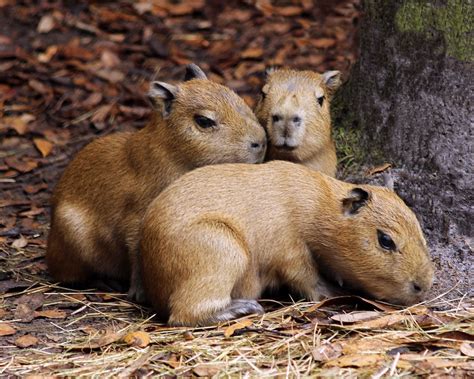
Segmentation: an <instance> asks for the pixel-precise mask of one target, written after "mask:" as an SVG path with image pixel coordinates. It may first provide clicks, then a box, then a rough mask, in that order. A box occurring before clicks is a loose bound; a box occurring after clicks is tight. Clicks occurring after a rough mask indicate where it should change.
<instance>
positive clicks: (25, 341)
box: [15, 334, 38, 348]
mask: <svg viewBox="0 0 474 379" xmlns="http://www.w3.org/2000/svg"><path fill="white" fill-rule="evenodd" d="M37 344H38V338H36V337H35V336H32V335H31V334H26V335H24V336H21V337H19V338H17V339H16V340H15V345H16V346H18V347H21V348H25V347H30V346H35V345H37Z"/></svg>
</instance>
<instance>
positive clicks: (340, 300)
mask: <svg viewBox="0 0 474 379" xmlns="http://www.w3.org/2000/svg"><path fill="white" fill-rule="evenodd" d="M334 305H337V306H340V305H348V306H349V305H350V306H351V307H353V306H358V307H361V306H365V307H366V308H367V305H371V306H372V307H370V308H376V309H379V310H381V311H385V312H393V311H396V310H397V308H394V307H392V306H390V305H387V304H383V303H379V302H378V301H374V300H369V299H365V298H363V297H360V296H353V295H351V296H337V297H332V298H329V299H325V300H322V301H320V302H319V303H317V304H315V305H313V306H312V307H310V308H308V310H307V311H308V312H313V311H315V310H317V309H319V308H322V307H328V306H334Z"/></svg>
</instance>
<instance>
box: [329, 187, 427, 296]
mask: <svg viewBox="0 0 474 379" xmlns="http://www.w3.org/2000/svg"><path fill="white" fill-rule="evenodd" d="M340 212H342V223H341V225H340V226H341V229H340V230H339V233H338V234H337V235H336V237H335V238H336V241H337V242H336V244H335V245H336V246H338V248H339V249H338V250H339V251H338V254H334V255H333V256H332V257H330V258H329V259H327V260H325V262H324V263H323V266H326V268H327V269H329V271H330V272H332V273H333V275H335V278H336V280H337V281H339V282H340V284H342V286H343V287H344V286H346V285H347V286H348V287H352V288H354V289H357V290H361V291H362V292H365V293H367V294H369V295H370V296H372V297H374V298H376V299H379V300H384V301H387V302H391V303H396V304H404V305H408V304H413V303H416V302H419V301H421V300H422V299H423V297H424V295H426V293H427V291H428V290H429V289H430V288H431V285H432V283H433V276H434V269H433V265H432V262H431V259H430V255H429V252H428V248H427V246H426V241H425V239H424V237H423V232H422V231H421V228H420V224H419V223H418V220H417V219H416V216H415V214H414V213H413V212H412V211H411V210H410V209H409V208H408V207H407V206H406V204H405V203H404V202H403V201H402V200H401V199H400V198H399V197H398V196H397V195H396V194H395V192H393V191H392V190H390V189H387V188H384V187H375V186H360V187H355V186H354V187H353V188H352V189H350V190H349V192H347V193H346V194H345V196H344V197H343V198H341V199H340ZM323 270H324V268H323Z"/></svg>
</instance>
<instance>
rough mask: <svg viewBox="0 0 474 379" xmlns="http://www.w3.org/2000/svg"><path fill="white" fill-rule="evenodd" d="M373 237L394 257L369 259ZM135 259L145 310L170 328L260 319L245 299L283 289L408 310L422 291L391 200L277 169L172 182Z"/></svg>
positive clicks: (316, 175) (420, 259)
mask: <svg viewBox="0 0 474 379" xmlns="http://www.w3.org/2000/svg"><path fill="white" fill-rule="evenodd" d="M364 195H365V196H366V197H367V199H364ZM378 230H380V231H383V232H384V233H386V234H388V235H390V236H391V238H392V239H393V241H394V242H395V243H396V246H397V248H396V250H394V251H389V250H386V249H384V248H382V247H381V245H380V242H379V238H378ZM140 249H141V257H142V266H143V277H144V285H145V290H146V293H147V295H148V299H149V300H150V301H151V304H152V306H153V308H154V309H155V311H157V312H158V314H160V315H161V316H162V317H164V318H168V320H169V323H171V324H184V325H196V324H201V325H205V324H210V323H214V322H216V321H224V320H228V319H231V318H234V317H236V316H238V315H242V314H246V313H255V312H257V313H259V312H262V311H263V309H262V308H261V307H260V306H259V304H258V303H257V302H256V301H255V299H257V298H258V297H259V296H260V295H261V294H262V291H263V290H265V289H267V288H271V287H277V286H279V285H283V284H285V285H288V286H290V287H292V288H293V289H294V290H295V291H298V292H300V293H301V294H302V295H304V296H305V297H306V298H307V299H310V300H318V299H320V298H321V296H322V295H325V294H327V290H328V288H331V286H333V288H334V287H337V286H336V285H335V284H334V283H340V284H341V283H342V289H344V288H345V289H347V290H350V291H362V292H363V293H365V294H366V295H368V296H372V297H374V298H376V299H383V300H386V301H389V302H394V303H400V304H411V303H414V302H417V301H419V300H421V299H422V297H423V295H424V294H425V293H426V291H427V290H428V289H429V288H430V286H431V284H432V280H433V268H432V264H431V261H430V258H429V253H428V251H427V247H426V243H425V240H424V238H423V233H422V231H421V229H420V226H419V223H418V221H417V219H416V217H415V215H414V214H413V212H412V211H411V210H410V209H409V208H408V207H407V206H406V205H405V204H404V203H403V201H402V200H401V199H400V198H399V197H398V196H397V195H396V194H395V193H394V192H393V191H391V190H389V189H387V188H385V187H374V186H368V185H364V186H356V185H354V184H350V183H345V182H341V181H338V180H336V179H334V178H331V177H329V176H326V175H324V174H322V173H320V172H317V171H313V170H310V169H308V168H306V167H304V166H301V165H297V164H293V163H289V162H284V161H274V162H269V163H265V164H263V165H242V164H239V165H233V164H229V165H221V166H214V167H211V166H210V167H204V168H200V169H198V170H195V171H194V172H192V173H189V174H187V175H185V176H183V177H182V178H180V179H178V180H177V181H176V182H175V183H173V184H172V185H171V186H169V187H168V188H167V189H166V190H165V191H163V192H162V193H161V194H160V195H159V196H158V197H157V199H155V200H154V201H153V202H152V203H151V205H150V207H149V208H148V210H147V213H146V215H145V218H144V223H143V229H142V237H141V242H140ZM328 283H329V284H331V286H328ZM415 285H416V286H418V287H419V288H418V290H416V288H415Z"/></svg>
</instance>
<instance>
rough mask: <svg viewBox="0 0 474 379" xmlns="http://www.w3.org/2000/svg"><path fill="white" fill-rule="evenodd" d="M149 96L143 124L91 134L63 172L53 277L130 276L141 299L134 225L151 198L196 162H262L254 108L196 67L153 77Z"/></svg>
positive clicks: (52, 238)
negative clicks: (177, 79) (177, 75)
mask: <svg viewBox="0 0 474 379" xmlns="http://www.w3.org/2000/svg"><path fill="white" fill-rule="evenodd" d="M149 97H150V100H151V102H152V103H153V105H154V107H155V110H154V116H153V117H152V119H151V121H150V122H149V124H148V125H147V126H146V127H145V128H143V129H142V130H140V131H138V132H133V133H116V134H113V135H110V136H106V137H102V138H99V139H97V140H95V141H94V142H92V143H90V144H89V145H88V146H86V147H85V148H84V149H83V150H82V151H80V152H79V153H78V154H77V156H76V157H75V158H74V159H73V160H72V162H71V163H70V164H69V166H68V167H67V168H66V170H65V172H64V174H63V175H62V177H61V179H60V181H59V183H58V185H57V187H56V189H55V191H54V195H53V198H52V218H51V231H50V234H49V240H48V248H47V253H46V259H47V263H48V266H49V270H50V273H51V275H52V276H53V277H54V278H55V279H56V280H58V281H61V282H63V283H70V284H73V283H79V284H90V283H94V282H93V281H95V282H97V281H98V282H101V281H103V280H109V281H110V280H112V281H116V280H119V281H123V280H127V281H128V280H130V290H129V296H130V297H131V298H135V299H137V300H143V296H142V291H141V286H140V276H141V275H140V273H139V270H138V268H139V265H138V264H137V250H138V230H139V225H140V222H141V220H142V218H143V215H144V213H145V210H146V208H147V206H148V205H149V204H150V203H151V201H152V200H153V199H154V198H155V197H156V196H157V195H158V194H159V193H160V192H161V191H162V190H163V189H164V188H165V187H166V186H168V185H169V184H170V183H172V182H173V181H174V180H176V179H177V178H178V177H180V176H181V175H183V174H184V173H186V172H188V171H191V170H193V169H195V168H197V167H200V166H205V165H212V164H218V163H229V162H236V163H258V162H262V161H263V158H264V154H265V148H266V135H265V131H264V129H263V128H262V126H261V125H260V124H259V123H258V121H257V119H256V117H255V115H254V114H253V113H252V111H251V109H250V108H249V107H248V106H247V105H246V104H245V103H244V101H243V100H242V99H241V98H240V97H239V96H237V94H236V93H234V92H233V91H232V90H230V89H229V88H227V87H225V86H223V85H220V84H217V83H214V82H212V81H210V80H208V79H207V77H206V75H205V74H204V72H203V71H202V70H201V69H200V68H199V67H198V66H196V65H194V64H191V65H189V66H188V67H187V71H186V77H185V81H184V82H182V83H179V84H177V85H173V84H169V83H165V82H153V83H151V88H150V91H149ZM110 282H111V281H110Z"/></svg>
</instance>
